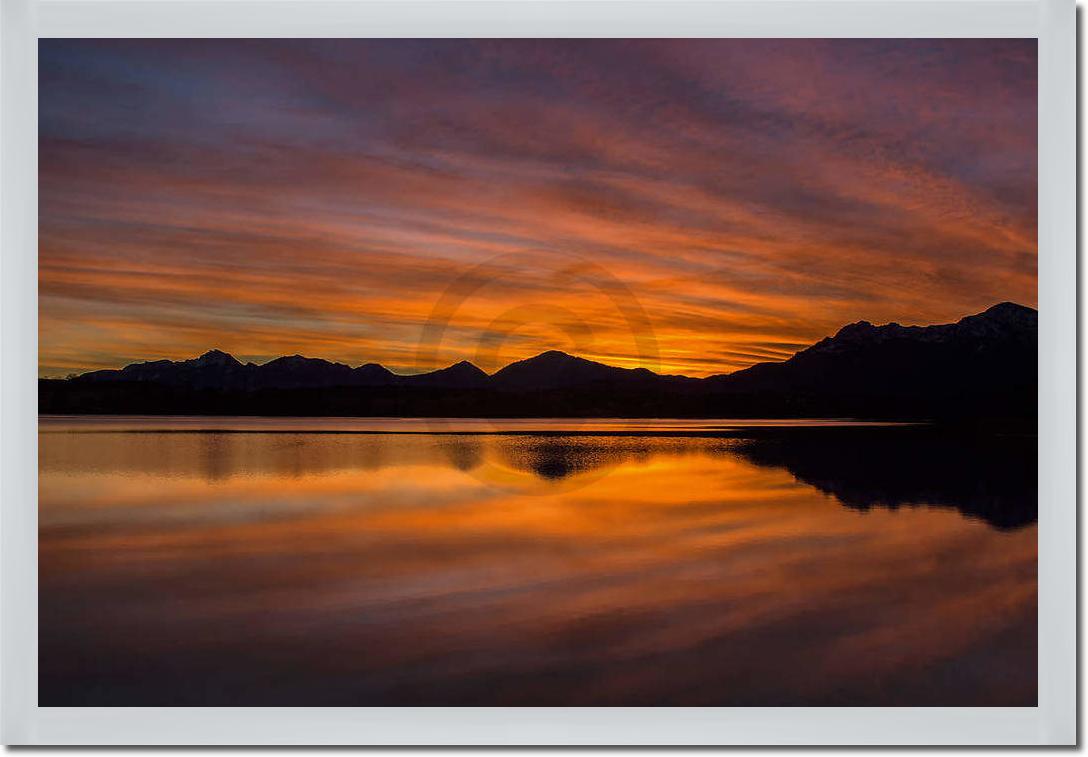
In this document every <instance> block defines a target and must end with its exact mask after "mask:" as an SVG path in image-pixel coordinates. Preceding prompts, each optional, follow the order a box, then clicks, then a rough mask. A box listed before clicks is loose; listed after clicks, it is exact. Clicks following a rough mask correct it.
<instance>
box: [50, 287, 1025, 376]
mask: <svg viewBox="0 0 1088 757" xmlns="http://www.w3.org/2000/svg"><path fill="white" fill-rule="evenodd" d="M1010 305H1011V306H1015V307H1017V308H1022V309H1024V310H1030V311H1032V312H1034V313H1036V314H1037V313H1038V312H1039V311H1038V308H1034V307H1031V306H1029V305H1022V304H1020V303H1018V302H1013V301H1012V300H1002V301H1000V302H997V303H995V304H993V305H991V306H990V307H988V308H986V309H985V310H981V311H979V312H977V313H970V314H968V315H965V316H963V317H962V318H960V319H959V320H958V321H955V322H952V323H930V324H911V325H907V326H904V325H903V324H901V323H899V322H898V321H889V322H888V323H882V324H879V325H877V324H873V323H871V322H870V321H868V320H865V319H860V320H857V321H852V322H850V323H847V324H844V325H843V326H842V327H840V328H839V330H838V331H836V332H835V334H829V335H827V336H825V337H822V338H821V339H818V340H816V341H814V342H812V343H810V344H808V345H806V346H804V347H802V348H801V349H799V350H796V351H795V352H793V353H791V354H790V355H789V356H787V357H785V358H783V359H781V360H763V361H759V362H756V363H752V365H749V366H746V367H744V368H738V369H736V370H734V371H727V372H718V373H709V374H707V375H706V376H701V377H700V376H687V375H685V374H680V373H659V372H658V371H655V370H652V369H650V368H647V367H645V366H637V367H635V368H626V367H624V366H618V365H612V364H610V363H604V362H601V361H600V360H593V359H590V358H587V357H583V356H581V355H572V354H571V353H569V352H565V351H563V350H559V349H547V350H544V351H542V352H539V353H536V354H534V355H530V356H528V357H523V358H518V359H516V360H512V361H510V362H509V363H507V364H506V365H504V366H502V367H501V368H497V369H495V370H494V371H492V372H490V373H489V372H487V371H485V370H484V369H483V368H480V367H479V366H478V365H476V364H475V363H473V362H472V361H471V360H468V359H461V360H458V361H456V362H453V363H450V364H449V365H446V366H442V367H439V368H432V369H430V370H426V371H419V372H416V373H398V372H397V371H394V370H393V369H391V368H389V367H388V366H386V365H384V364H382V363H378V362H374V361H368V362H363V363H360V364H359V365H355V366H353V365H349V364H348V363H341V362H339V361H336V360H329V359H327V358H322V357H310V356H308V355H302V354H301V353H294V354H291V355H279V356H277V357H273V358H269V359H268V360H266V361H265V362H263V363H257V362H254V361H252V360H248V361H246V362H242V361H241V360H239V359H238V358H237V357H235V356H234V355H233V354H232V353H230V352H228V351H226V350H222V349H219V348H218V347H212V348H210V349H208V350H205V351H204V352H202V353H201V354H200V355H197V356H196V357H191V358H182V359H180V360H176V359H171V358H157V359H152V360H137V361H134V362H131V363H126V364H124V365H122V366H120V367H117V368H94V369H91V370H87V371H83V372H82V373H71V374H68V375H66V376H42V375H39V376H38V380H49V381H66V380H70V379H72V378H76V377H79V376H85V375H87V374H90V373H98V372H100V371H121V370H124V369H125V368H128V367H129V366H133V365H145V364H148V363H158V362H169V363H174V364H177V363H185V362H190V361H194V360H200V359H201V358H204V357H207V356H209V355H212V354H216V353H218V354H220V355H224V356H226V357H229V358H230V359H231V360H234V361H235V362H237V363H239V364H240V365H243V366H249V365H251V366H254V367H257V368H260V367H264V366H266V365H269V364H271V363H274V362H276V361H277V360H284V359H289V358H298V359H301V360H316V361H320V362H323V363H326V364H328V365H342V366H344V367H345V368H348V369H350V370H352V371H356V370H359V369H361V368H365V367H366V366H371V365H372V366H376V367H378V368H381V369H382V370H385V371H388V372H389V373H390V374H392V375H393V376H397V377H404V378H407V377H412V376H426V375H429V374H432V373H438V372H441V371H447V370H449V369H451V368H455V367H457V366H458V365H468V366H470V367H472V368H475V369H476V370H478V371H480V372H481V373H483V374H484V375H485V376H487V377H488V378H490V377H492V376H494V375H496V374H497V373H499V372H500V371H503V370H505V369H506V368H509V367H510V366H512V365H515V364H517V363H521V362H525V361H528V360H535V359H537V358H540V357H543V356H544V355H548V354H552V353H555V354H558V355H562V356H564V357H567V358H571V359H573V360H584V361H586V362H590V363H595V364H597V365H602V366H605V367H607V368H614V369H616V370H624V371H648V372H650V373H653V374H655V375H657V376H675V377H679V378H686V379H691V380H696V381H701V380H704V379H708V378H714V377H717V376H728V375H732V374H734V373H739V372H741V371H745V370H748V369H749V368H752V367H753V366H756V365H766V364H773V363H784V362H786V361H788V360H789V359H791V358H792V357H794V356H795V355H797V354H799V353H801V352H804V351H805V350H807V349H809V348H810V347H812V346H814V345H816V344H818V343H820V342H821V341H823V339H829V338H832V337H833V336H836V335H838V334H839V333H841V332H842V331H843V330H844V329H846V328H849V327H851V326H858V325H866V326H871V327H873V328H878V329H879V328H885V327H887V326H900V327H902V328H934V327H939V326H952V325H956V324H957V323H961V322H962V321H963V320H965V319H967V318H972V317H977V316H981V315H984V314H986V313H989V312H990V311H992V310H995V309H997V308H1000V307H1005V306H1010Z"/></svg>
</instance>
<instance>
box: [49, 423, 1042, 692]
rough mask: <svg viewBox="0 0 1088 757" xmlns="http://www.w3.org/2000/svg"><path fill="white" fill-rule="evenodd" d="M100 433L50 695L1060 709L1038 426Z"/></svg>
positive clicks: (62, 544)
mask: <svg viewBox="0 0 1088 757" xmlns="http://www.w3.org/2000/svg"><path fill="white" fill-rule="evenodd" d="M160 422H161V421H160ZM70 430H71V428H70V427H68V426H64V425H53V426H49V425H43V432H42V433H41V435H40V440H39V442H40V443H39V459H40V466H41V467H40V481H39V483H40V534H41V535H40V550H39V552H40V566H39V567H40V577H39V578H40V599H39V605H40V617H39V620H40V645H41V659H40V669H41V680H40V696H41V703H42V704H43V705H48V704H56V705H60V704H106V705H110V704H122V705H188V704H206V705H250V704H252V705H260V704H280V705H331V704H341V705H374V704H433V705H450V704H464V705H474V704H539V705H564V704H571V705H578V704H591V705H592V704H675V705H690V704H702V705H759V704H763V705H790V704H855V705H866V704H868V705H881V704H903V705H930V704H932V705H937V704H943V705H954V704H1031V703H1033V702H1034V701H1035V656H1036V652H1035V649H1036V647H1035V639H1036V632H1035V596H1036V589H1035V554H1036V548H1035V528H1034V527H1033V526H1032V525H1031V523H1032V522H1033V521H1034V518H1035V504H1034V503H1035V500H1034V489H1033V486H1034V484H1033V483H1031V482H1033V480H1034V467H1033V466H1034V440H1018V441H1015V442H1011V443H1010V442H1008V440H1003V441H998V442H994V441H993V440H973V441H970V442H968V441H967V440H963V439H961V440H959V441H958V442H951V441H950V442H949V443H948V445H946V446H931V445H940V444H941V442H940V441H938V440H935V439H927V438H926V435H925V434H924V433H923V432H921V431H918V430H904V429H897V430H883V431H881V432H875V431H874V432H871V433H866V434H865V435H864V436H858V435H855V434H858V433H862V432H863V431H864V430H862V429H848V430H846V431H849V432H850V433H847V432H846V431H844V432H842V433H832V431H831V430H830V429H816V430H812V431H811V432H807V433H808V434H809V435H806V434H801V435H797V434H796V433H794V432H793V431H791V433H790V434H789V435H783V433H782V432H781V430H773V431H771V430H766V429H763V430H761V429H758V428H752V429H728V430H722V429H717V430H708V429H700V428H696V429H692V428H690V427H689V428H685V429H682V430H681V431H680V432H676V431H673V432H670V433H683V434H685V435H680V436H674V435H670V436H653V435H646V434H645V433H642V434H640V435H632V434H629V433H627V434H625V435H619V436H615V435H592V434H590V435H580V436H575V435H567V434H564V433H562V431H561V430H560V429H555V428H552V429H550V430H548V432H547V433H542V434H525V433H521V431H523V429H518V430H517V431H518V433H514V434H512V435H506V436H494V435H478V434H462V435H457V434H453V435H428V434H419V435H398V434H378V435H374V434H357V433H355V434H351V433H321V434H314V433H299V432H292V431H283V430H279V431H276V432H274V433H267V432H263V433H222V432H216V433H192V432H191V431H190V432H186V433H157V432H153V431H152V430H150V429H143V430H142V431H141V432H140V433H121V432H117V431H116V430H102V429H99V430H98V431H97V432H96V433H94V434H84V433H69V431H70ZM176 430H177V429H173V431H176ZM165 431H171V429H165ZM708 434H713V435H708ZM995 445H996V446H995ZM1027 447H1031V449H1030V450H1027ZM1028 451H1030V453H1031V454H1026V456H1025V453H1026V452H1028ZM978 456H983V457H985V456H989V458H988V461H987V460H984V459H982V457H978ZM976 458H977V459H976ZM948 461H952V462H948ZM1025 464H1028V465H1029V466H1030V468H1025ZM1017 471H1020V473H1017ZM1021 473H1022V474H1023V475H1021ZM527 481H531V482H533V483H532V485H529V484H527V483H526V482H527ZM1029 484H1030V485H1029ZM829 495H830V498H829ZM840 502H841V503H842V504H846V505H847V506H848V507H846V508H844V507H842V506H841V504H839V503H840ZM903 504H912V505H914V504H918V505H923V504H924V505H933V506H936V507H929V508H912V509H906V510H901V511H899V512H891V511H889V510H885V509H883V508H884V507H890V506H898V505H903ZM865 507H876V508H878V509H874V510H872V511H870V512H867V513H864V514H863V513H858V512H855V511H854V510H853V509H850V508H865ZM937 508H947V509H943V510H942V509H937ZM957 511H958V512H957ZM964 514H966V515H967V516H968V517H964ZM991 524H992V525H993V526H997V528H994V527H992V526H991Z"/></svg>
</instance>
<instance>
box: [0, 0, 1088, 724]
mask: <svg viewBox="0 0 1088 757" xmlns="http://www.w3.org/2000/svg"><path fill="white" fill-rule="evenodd" d="M0 2H2V5H0V34H2V37H0V107H2V110H0V113H2V122H0V169H2V176H0V256H2V257H0V567H2V574H0V592H2V597H0V603H2V604H0V610H2V619H0V634H2V635H0V645H2V649H0V661H2V664H3V680H2V689H0V697H2V705H3V708H2V722H0V728H2V738H3V742H4V743H6V744H18V745H29V744H37V745H45V744H55V745H62V744H102V745H107V744H108V745H122V744H142V745H159V744H186V745H203V744H228V745H237V744H253V745H257V744H259V745H317V744H330V745H331V744H373V745H401V744H414V745H500V744H501V745H697V744H703V745H710V744H721V745H726V744H735V745H749V744H761V745H771V744H774V745H789V744H813V745H853V744H858V745H860V744H865V745H878V744H919V745H921V744H940V745H955V744H980V745H981V744H1002V745H1008V744H1074V743H1076V739H1077V723H1076V697H1077V689H1076V675H1077V658H1076V653H1077V649H1076V626H1077V593H1076V580H1077V560H1076V557H1077V553H1076V549H1077V542H1076V539H1077V522H1076V497H1077V491H1076V457H1075V455H1076V441H1077V440H1076V384H1075V381H1076V372H1077V365H1076V350H1077V344H1076V328H1077V322H1076V282H1077V270H1076V207H1075V202H1076V132H1075V128H1076V70H1075V35H1076V22H1075V10H1074V3H1073V0H1040V1H1039V2H1024V1H1022V0H951V1H948V2H943V1H941V0H936V1H934V0H896V1H890V2H888V1H885V2H879V1H871V0H761V1H760V2H750V1H743V2H741V1H737V2H730V1H729V0H711V1H708V2H688V1H686V0H681V1H679V2H666V1H665V0H652V1H631V0H604V1H587V2H536V1H530V2H510V1H507V0H501V1H484V2H465V1H463V0H444V1H442V0H440V1H437V2H434V1H432V2H418V1H416V0H405V1H404V2H367V1H365V0H364V1H360V2H343V1H337V0H334V1H331V2H330V1H327V0H314V1H313V2H305V1H300V0H272V1H268V0H163V1H161V2H157V1H154V0H120V1H117V0H0ZM39 36H40V37H280V36H289V37H467V36H471V37H1037V38H1038V39H1039V55H1038V61H1039V71H1038V77H1039V78H1038V82H1039V89H1038V97H1039V112H1038V118H1039V130H1038V135H1039V172H1038V177H1039V197H1038V202H1039V223H1038V235H1039V236H1038V244H1039V258H1038V282H1039V559H1038V589H1039V595H1038V596H1039V637H1038V638H1039V642H1038V643H1039V700H1038V707H1032V708H997V707H995V708H985V707H959V708H945V707H930V708H926V707H902V708H850V707H843V708H820V707H794V708H773V707H734V708H728V707H723V708H702V707H700V708H673V707H661V708H653V707H644V708H635V707H631V708H625V707H607V708H578V707H554V708H546V707H518V708H505V707H478V708H476V707H471V708H470V707H446V708H443V707H430V708H418V707H373V708H319V707H298V708H281V707H267V708H266V707H231V708H206V707H178V708H137V707H131V708H129V707H110V708H101V707H85V708H80V707H37V706H36V702H37V654H38V644H37V633H38V629H37V365H38V360H37V350H38V345H37V341H38V330H37V317H38V314H37V281H38V276H37V192H36V187H37V112H38V110H37V38H38V37H39Z"/></svg>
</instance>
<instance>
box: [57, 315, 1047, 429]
mask: <svg viewBox="0 0 1088 757" xmlns="http://www.w3.org/2000/svg"><path fill="white" fill-rule="evenodd" d="M1037 324H1038V314H1037V312H1036V311H1035V310H1033V309H1032V308H1028V307H1024V306H1022V305H1017V304H1014V303H1011V302H1004V303H1000V304H998V305H995V306H993V307H991V308H989V309H988V310H986V311H984V312H982V313H979V314H977V315H971V316H967V317H965V318H962V319H961V320H959V321H958V322H956V323H951V324H944V325H937V326H900V325H899V324H896V323H890V324H887V325H883V326H875V325H873V324H871V323H869V322H868V321H859V322H857V323H852V324H850V325H847V326H844V327H843V328H842V329H840V330H839V331H838V333H836V334H835V335H833V336H829V337H827V338H825V339H822V340H820V341H819V342H817V343H815V344H813V345H811V346H810V347H807V348H806V349H803V350H801V351H800V352H798V353H796V354H795V355H793V356H792V357H790V358H789V359H788V360H785V361H782V362H768V363H760V364H757V365H754V366H751V367H750V368H746V369H743V370H740V371H736V372H733V373H728V374H719V375H715V376H709V377H706V378H689V377H686V376H674V375H660V374H657V373H654V372H652V371H649V370H647V369H645V368H634V369H628V368H618V367H615V366H610V365H605V364H603V363H598V362H594V361H591V360H586V359H585V358H581V357H576V356H573V355H568V354H566V353H563V352H559V351H555V350H551V351H548V352H544V353H541V354H540V355H536V356H535V357H531V358H528V359H526V360H520V361H517V362H515V363H511V364H510V365H507V366H506V367H504V368H502V369H501V370H498V371H496V372H495V373H493V374H490V375H488V374H487V373H485V372H484V371H482V370H481V369H479V368H478V367H476V366H475V365H473V364H472V363H470V362H468V361H461V362H459V363H456V364H454V365H451V366H449V367H448V368H443V369H441V370H436V371H432V372H429V373H422V374H415V375H400V374H396V373H394V372H392V371H390V370H388V369H387V368H385V367H384V366H381V365H378V364H377V363H367V364H364V365H361V366H358V367H355V368H353V367H351V366H348V365H345V364H343V363H334V362H329V361H326V360H321V359H317V358H308V357H303V356H301V355H292V356H289V357H281V358H277V359H275V360H272V361H270V362H267V363H264V364H261V365H258V364H255V363H242V362H240V361H239V360H237V359H235V358H234V357H233V356H231V355H229V354H227V353H225V352H222V351H220V350H210V351H208V352H206V353H204V354H203V355H201V356H200V357H197V358H193V359H191V360H182V361H171V360H156V361H151V362H142V363H133V364H131V365H127V366H125V367H124V368H121V369H117V370H100V371H92V372H90V373H84V374H82V375H79V376H75V377H72V378H69V379H41V380H40V381H39V412H41V413H73V414H94V413H103V414H109V413H140V414H229V415H319V416H320V415H343V416H406V417H407V416H415V417H430V416H451V417H465V416H480V417H539V416H549V417H708V418H715V417H734V418H742V417H857V418H899V419H914V418H927V419H944V418H950V419H954V418H963V417H981V416H986V417H994V418H1030V417H1034V413H1035V405H1036V396H1037V386H1038V380H1037V368H1036V364H1037V345H1038V333H1037V330H1038V325H1037Z"/></svg>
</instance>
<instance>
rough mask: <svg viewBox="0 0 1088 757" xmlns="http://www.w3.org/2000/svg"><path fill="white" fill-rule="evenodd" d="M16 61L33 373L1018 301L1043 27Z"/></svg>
mask: <svg viewBox="0 0 1088 757" xmlns="http://www.w3.org/2000/svg"><path fill="white" fill-rule="evenodd" d="M39 55H40V58H39V77H40V89H39V129H40V141H39V148H40V152H39V188H38V191H39V218H40V221H39V270H40V273H39V296H40V299H39V302H40V305H39V313H40V319H39V372H40V374H41V375H43V376H58V375H61V376H62V375H65V374H68V373H72V372H82V371H86V370H91V369H96V368H103V367H118V366H121V365H124V364H126V363H130V362H135V361H140V360H154V359H160V358H171V359H183V358H189V357H193V356H196V355H198V354H200V353H202V352H204V351H206V350H207V349H210V348H213V347H216V348H219V349H223V350H226V351H228V352H231V353H233V354H234V355H235V356H237V357H238V358H239V359H242V360H253V361H255V362H263V361H265V360H267V359H269V358H272V357H277V356H279V355H285V354H295V353H300V354H303V355H308V356H312V357H322V358H326V359H329V360H337V361H341V362H345V363H348V364H350V365H358V364H361V363H366V362H380V363H383V364H384V365H386V366H388V367H389V368H391V369H393V370H396V371H401V372H412V371H419V370H425V369H431V368H434V367H441V366H444V365H447V364H450V363H453V362H456V361H458V360H461V359H469V360H473V361H474V362H476V363H477V364H478V365H480V367H482V368H484V369H485V370H488V371H491V370H494V369H496V368H498V367H501V366H502V365H504V364H506V363H508V362H511V361H512V360H517V359H520V358H524V357H529V356H531V355H533V354H536V353H538V352H541V351H543V350H547V349H561V350H566V351H568V352H574V353H577V354H580V355H583V356H585V357H589V358H591V359H596V360H600V361H602V362H607V363H610V364H613V365H623V366H628V367H636V366H639V365H644V366H646V367H649V368H652V369H654V370H659V371H663V372H670V373H684V374H687V375H692V376H704V375H708V374H713V373H723V372H728V371H732V370H735V369H737V368H742V367H745V366H747V365H751V364H752V363H755V362H761V361H766V360H779V359H784V358H785V357H788V356H789V355H790V354H792V353H793V352H795V351H796V350H797V349H800V348H801V347H803V346H805V345H807V344H809V343H811V342H813V341H815V340H817V339H819V338H821V337H823V336H826V335H828V334H830V333H834V332H835V331H837V330H838V328H840V327H841V326H842V325H843V324H845V323H848V322H851V321H856V320H859V319H867V320H870V321H873V322H888V321H898V322H900V323H907V324H915V323H917V324H927V323H940V322H948V321H954V320H956V319H958V318H960V317H962V316H964V315H967V314H969V313H973V312H978V311H980V310H983V309H985V308H987V307H989V306H990V305H993V304H994V303H996V302H999V301H1002V300H1013V301H1016V302H1019V303H1022V304H1025V305H1031V306H1035V305H1036V42H1035V40H1034V39H1030V40H951V39H949V40H541V41H537V40H486V41H483V40H42V41H41V42H40V43H39ZM436 306H437V312H436ZM446 320H448V326H447V327H446V328H445V329H435V328H431V329H427V328H425V327H426V326H427V324H428V323H429V322H430V323H431V324H432V326H433V324H434V323H435V322H443V323H444V322H445V321H446Z"/></svg>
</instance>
